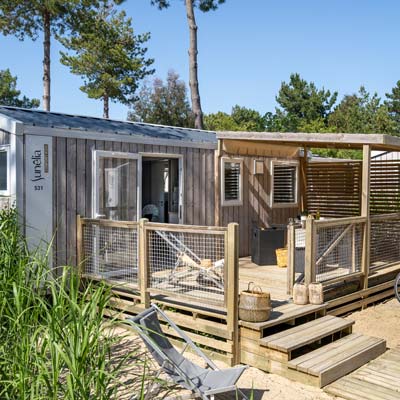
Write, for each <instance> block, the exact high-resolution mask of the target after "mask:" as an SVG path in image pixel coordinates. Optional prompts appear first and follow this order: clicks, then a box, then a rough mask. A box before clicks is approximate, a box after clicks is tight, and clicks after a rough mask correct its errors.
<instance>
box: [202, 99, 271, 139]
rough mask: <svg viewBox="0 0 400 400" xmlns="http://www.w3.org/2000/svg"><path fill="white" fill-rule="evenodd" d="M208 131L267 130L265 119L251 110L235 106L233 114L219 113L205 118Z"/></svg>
mask: <svg viewBox="0 0 400 400" xmlns="http://www.w3.org/2000/svg"><path fill="white" fill-rule="evenodd" d="M204 124H205V126H206V129H209V130H216V131H256V132H262V131H264V130H265V119H264V117H263V116H261V114H260V113H259V112H258V111H256V110H252V109H251V108H246V107H241V106H238V105H235V106H234V107H233V108H232V111H231V114H230V115H229V114H227V113H224V112H222V111H219V112H217V113H214V114H208V115H206V116H205V117H204Z"/></svg>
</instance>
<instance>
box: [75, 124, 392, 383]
mask: <svg viewBox="0 0 400 400" xmlns="http://www.w3.org/2000/svg"><path fill="white" fill-rule="evenodd" d="M219 139H220V143H219V150H218V151H220V152H223V154H224V155H227V153H228V154H231V155H233V156H235V155H237V151H239V150H238V149H240V151H262V150H263V149H266V148H268V146H270V145H271V144H275V145H276V144H277V143H282V144H284V145H285V146H286V147H287V146H289V147H290V146H292V147H296V146H297V147H299V146H300V147H302V148H303V159H302V160H301V162H300V167H301V168H300V176H301V180H300V182H299V184H300V186H301V187H302V190H301V191H300V193H301V196H300V198H299V202H300V204H301V207H302V208H303V209H308V210H309V211H310V212H311V213H316V212H317V211H318V212H319V213H320V214H321V216H322V217H324V218H322V219H320V220H317V219H314V218H312V217H309V218H308V219H307V221H306V222H305V226H302V225H300V224H299V222H297V221H291V222H289V221H288V222H289V224H288V230H287V248H288V267H287V268H278V267H277V266H274V265H266V266H258V265H255V264H253V263H251V260H250V258H249V257H242V258H239V250H240V238H239V232H249V230H250V228H249V226H248V225H245V226H243V225H240V218H241V215H240V214H238V216H239V217H238V219H239V220H238V222H239V224H238V223H236V222H230V223H228V225H227V226H226V227H220V226H214V227H210V226H190V225H172V224H160V223H150V222H148V221H147V220H143V219H142V220H140V222H121V221H105V220H93V219H81V218H78V222H77V237H78V243H79V246H78V250H79V260H80V265H81V268H82V273H83V275H84V276H85V277H87V278H90V279H101V280H106V281H109V282H110V283H111V284H112V285H113V286H114V294H115V298H114V299H113V303H112V306H111V307H110V310H109V314H115V313H119V314H118V315H119V316H120V317H121V318H123V317H125V316H126V315H131V314H136V313H138V312H139V311H141V310H142V309H143V308H145V307H147V306H148V305H149V304H150V302H151V301H155V302H157V303H159V304H161V305H163V306H164V307H165V308H166V309H167V310H168V313H169V314H171V317H172V318H173V319H174V321H175V322H176V323H177V324H178V325H179V326H180V327H182V328H183V329H184V330H185V331H186V332H187V334H188V335H189V336H190V337H191V338H192V339H193V340H194V341H195V342H196V343H198V344H200V345H202V346H205V348H206V349H207V351H209V352H210V353H211V354H212V356H213V357H214V358H218V359H221V360H223V361H225V362H227V363H228V364H230V365H233V364H236V363H238V362H243V363H247V364H249V365H252V366H255V367H257V368H260V369H262V370H264V371H268V372H273V373H278V374H281V375H283V376H286V377H288V378H290V379H294V380H299V381H301V382H304V383H307V384H312V385H316V386H319V387H323V386H325V385H328V384H330V383H331V382H334V381H335V380H336V379H338V378H340V377H342V376H344V375H346V374H348V373H350V372H351V371H353V370H355V369H357V368H358V367H360V366H362V365H363V364H365V363H366V362H368V361H370V360H372V359H373V358H375V357H377V356H379V355H380V354H382V353H383V352H385V350H386V343H385V342H384V341H383V340H382V339H380V338H372V337H367V336H362V335H358V334H354V333H353V332H352V326H353V323H352V322H351V321H348V320H345V319H343V318H341V317H340V315H341V314H345V313H348V312H349V311H352V310H354V309H356V308H360V307H363V306H365V305H367V304H370V303H373V302H376V301H379V300H381V299H383V298H385V297H388V296H392V295H393V289H392V288H393V282H394V278H395V276H396V274H397V273H398V272H399V271H400V246H399V243H400V190H399V185H400V161H399V160H392V159H387V160H386V159H380V160H372V158H371V151H372V150H380V151H387V152H391V151H399V150H400V139H399V138H393V137H387V136H385V135H333V134H332V135H331V134H268V133H265V134H263V133H261V134H257V133H246V134H243V133H229V132H228V133H222V134H221V135H220V137H219ZM249 143H250V144H251V145H249ZM310 147H336V148H343V147H344V148H350V149H355V150H362V154H363V159H362V161H360V160H355V161H343V162H335V163H329V164H328V163H323V162H319V163H318V164H315V163H309V160H308V159H307V154H308V153H307V149H309V148H310ZM229 152H231V153H229ZM341 190H342V191H343V193H341ZM341 198H345V199H346V201H341ZM230 215H231V214H230ZM232 215H236V214H234V213H233V214H232ZM247 239H248V238H247ZM300 281H302V282H304V283H305V284H309V283H311V282H321V283H322V284H323V287H324V297H325V303H324V304H322V305H305V306H299V305H295V304H293V303H292V301H291V294H292V289H293V285H294V284H295V282H300ZM249 282H254V283H255V284H256V285H257V286H260V287H261V288H262V290H264V291H267V292H269V293H270V295H271V298H272V305H273V312H272V314H271V317H270V318H269V319H268V321H265V322H261V323H250V322H245V321H239V319H238V299H239V293H240V291H241V290H244V289H246V288H247V286H248V284H249ZM166 334H167V335H168V336H170V337H171V339H173V340H174V343H175V344H176V345H177V346H179V345H180V342H179V338H176V337H172V336H171V335H173V333H172V332H170V331H166Z"/></svg>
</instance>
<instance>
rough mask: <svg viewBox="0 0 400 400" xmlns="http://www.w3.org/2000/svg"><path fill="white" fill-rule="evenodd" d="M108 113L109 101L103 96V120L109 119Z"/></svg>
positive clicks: (106, 96)
mask: <svg viewBox="0 0 400 400" xmlns="http://www.w3.org/2000/svg"><path fill="white" fill-rule="evenodd" d="M109 111H110V99H109V97H108V95H106V94H105V95H104V96H103V118H110V115H109Z"/></svg>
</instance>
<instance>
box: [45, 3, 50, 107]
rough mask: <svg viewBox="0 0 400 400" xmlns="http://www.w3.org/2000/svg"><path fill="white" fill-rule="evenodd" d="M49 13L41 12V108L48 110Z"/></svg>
mask: <svg viewBox="0 0 400 400" xmlns="http://www.w3.org/2000/svg"><path fill="white" fill-rule="evenodd" d="M50 23H51V21H50V13H49V12H48V11H44V13H43V36H44V39H43V52H44V56H43V109H44V110H45V111H50V35H51V33H50Z"/></svg>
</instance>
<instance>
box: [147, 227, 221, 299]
mask: <svg viewBox="0 0 400 400" xmlns="http://www.w3.org/2000/svg"><path fill="white" fill-rule="evenodd" d="M147 246H148V268H149V287H150V288H151V289H154V290H159V291H163V292H166V293H168V294H169V293H171V295H173V294H175V295H184V296H186V297H189V298H193V300H200V301H201V302H204V303H212V304H216V305H219V306H223V305H224V295H225V289H224V288H225V285H224V279H225V265H226V264H225V235H224V232H221V233H192V232H190V233H189V232H184V231H182V232H177V231H168V230H150V229H149V230H148V231H147Z"/></svg>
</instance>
